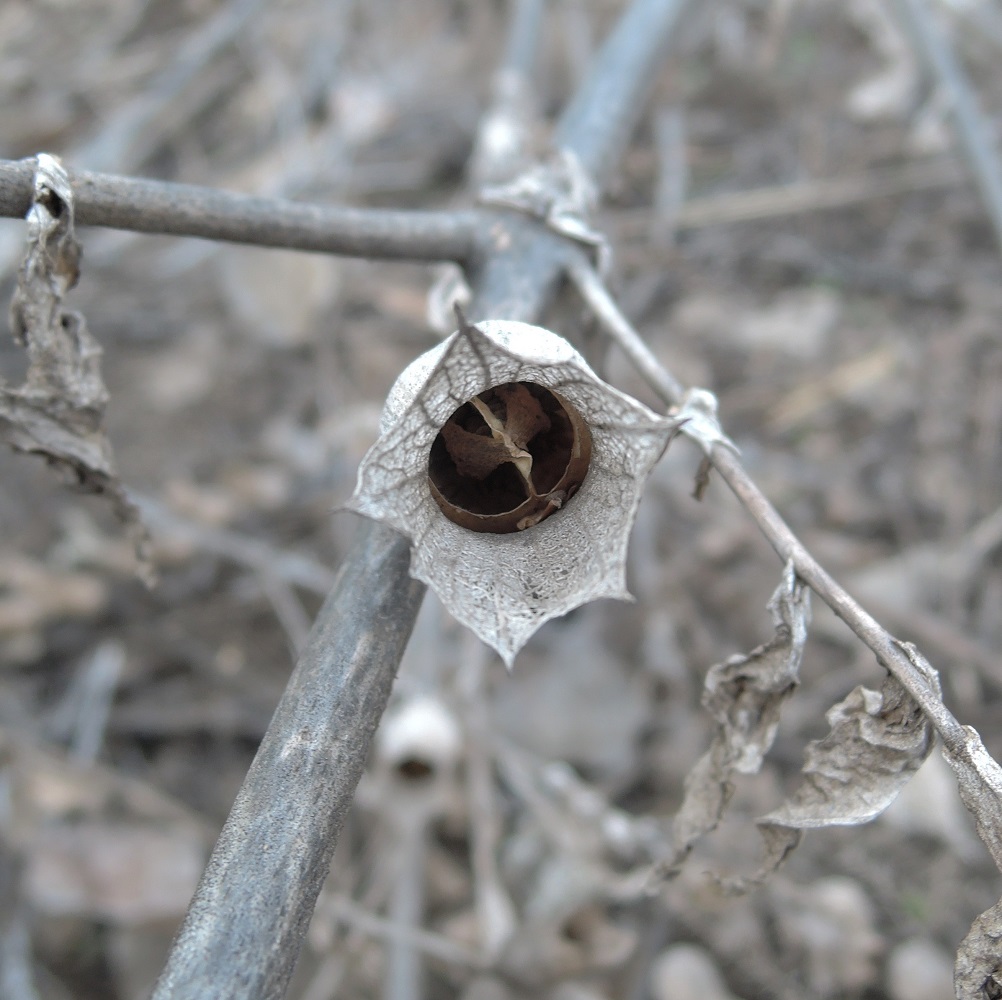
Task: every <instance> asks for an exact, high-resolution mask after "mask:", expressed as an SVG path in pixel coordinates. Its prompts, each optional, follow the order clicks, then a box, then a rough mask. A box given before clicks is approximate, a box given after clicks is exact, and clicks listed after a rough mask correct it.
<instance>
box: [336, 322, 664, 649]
mask: <svg viewBox="0 0 1002 1000" xmlns="http://www.w3.org/2000/svg"><path fill="white" fill-rule="evenodd" d="M677 426H678V425H677V421H675V420H672V419H670V418H667V417H663V416H660V415H658V414H657V413H654V412H653V411H652V410H649V409H648V408H647V407H646V406H644V405H643V404H642V403H639V402H638V401H637V400H635V399H633V398H631V397H630V396H627V395H626V394H625V393H622V392H620V391H619V390H618V389H615V388H613V387H612V386H611V385H608V384H607V383H606V382H603V381H602V380H601V379H600V378H599V377H598V376H597V375H595V373H594V372H593V371H592V370H591V368H589V367H588V364H587V363H586V362H585V360H584V358H582V357H581V355H580V354H578V352H577V351H575V350H574V348H572V347H571V345H570V344H569V343H567V341H566V340H564V339H563V338H562V337H559V336H557V335H556V334H554V333H551V332H550V331H549V330H545V329H543V328H541V327H537V326H530V325H529V324H527V323H519V322H515V321H512V320H487V321H484V322H481V323H478V324H476V325H470V324H463V326H462V328H461V329H460V330H458V331H457V332H456V333H454V334H452V336H450V337H449V338H447V339H446V340H445V341H444V342H443V343H441V344H440V345H438V346H437V347H435V348H433V349H432V350H430V351H428V352H427V353H425V354H423V355H421V356H420V357H419V358H417V359H416V360H415V361H414V362H412V363H411V364H410V365H409V366H408V367H407V368H406V369H405V370H404V372H403V373H402V374H401V376H400V377H399V378H398V379H397V381H396V383H395V384H394V386H393V388H392V390H391V391H390V395H389V398H388V399H387V401H386V407H385V409H384V411H383V416H382V420H381V424H380V434H379V438H378V440H377V441H376V443H375V444H374V445H373V446H372V448H370V449H369V451H368V453H367V454H366V455H365V457H364V458H363V460H362V464H361V466H360V467H359V471H358V483H357V485H356V487H355V492H354V494H353V495H352V498H351V500H350V501H349V503H348V507H349V509H351V510H355V511H357V512H358V513H360V514H365V515H366V516H368V517H372V518H375V519H377V520H380V521H384V522H385V523H387V524H389V525H390V526H391V527H393V528H395V529H396V530H397V531H400V532H402V533H403V534H404V535H406V536H407V537H408V538H410V540H411V542H412V551H411V574H412V576H414V577H415V578H417V579H419V580H422V581H424V582H425V583H426V584H428V586H429V587H431V588H432V590H434V591H435V593H436V594H437V595H438V597H439V598H440V599H441V601H442V603H443V604H444V605H445V607H446V608H448V610H449V611H450V612H451V613H452V615H453V616H454V617H455V618H456V619H457V620H458V621H460V622H462V623H463V624H464V625H466V626H468V627H469V628H470V629H472V630H473V631H474V632H475V633H476V634H477V635H478V636H479V637H480V638H481V639H483V640H484V642H486V643H488V644H489V645H491V646H493V647H494V648H495V649H496V650H497V651H498V652H499V653H500V654H501V656H502V657H503V658H504V660H505V662H506V663H507V664H508V665H509V666H511V664H512V661H513V660H514V657H515V654H516V653H517V652H518V650H519V649H521V648H522V646H524V645H525V643H526V642H527V641H528V639H529V637H530V636H531V635H532V634H533V632H535V631H536V629H537V628H539V626H540V625H542V624H543V622H545V621H548V620H549V619H550V618H553V617H555V616H557V615H562V614H566V613H567V612H568V611H570V610H571V609H572V608H575V607H577V606H578V605H580V604H583V603H585V602H586V601H590V600H593V599H594V598H597V597H614V598H620V599H629V594H628V592H627V590H626V545H627V540H628V537H629V533H630V529H631V528H632V526H633V520H634V517H635V515H636V511H637V506H638V504H639V502H640V494H641V490H642V488H643V484H644V480H645V479H646V478H647V475H648V474H649V472H650V471H651V469H652V468H653V466H654V464H655V463H656V462H657V460H658V459H659V458H660V456H661V455H662V454H663V452H664V450H665V448H666V447H667V445H668V442H669V441H670V440H671V437H672V435H673V434H674V433H675V431H676V430H677Z"/></svg>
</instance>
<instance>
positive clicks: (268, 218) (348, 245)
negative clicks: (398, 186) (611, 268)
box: [0, 159, 484, 262]
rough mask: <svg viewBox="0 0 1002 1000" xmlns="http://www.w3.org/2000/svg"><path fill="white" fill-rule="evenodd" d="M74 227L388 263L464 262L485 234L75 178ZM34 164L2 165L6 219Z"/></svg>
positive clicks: (448, 220)
mask: <svg viewBox="0 0 1002 1000" xmlns="http://www.w3.org/2000/svg"><path fill="white" fill-rule="evenodd" d="M69 176H70V184H71V186H72V188H73V198H74V213H75V219H76V222H77V223H78V224H79V225H84V226H110V227H112V228H115V229H129V230H132V231H134V232H138V233H159V234H163V235H170V236H194V237H198V238H199V239H205V240H222V241H224V242H228V243H250V244H253V245H254V246H261V247H285V248H287V249H291V250H309V251H317V252H321V253H331V254H343V255H348V256H353V257H372V258H380V259H386V260H424V261H441V260H454V261H460V262H462V261H465V260H466V259H468V258H469V257H470V256H471V255H472V253H473V249H474V245H475V244H476V242H477V240H478V234H479V233H480V232H481V231H482V228H483V224H484V222H483V216H482V214H481V213H478V212H475V211H452V212H419V211H402V210H399V211H388V210H384V209H369V208H342V207H336V206H332V205H310V204H305V203H303V202H297V201H289V200H287V199H284V198H259V197H256V196H254V195H247V194H237V193H235V192H231V191H217V190H214V189H213V188H205V187H196V186H194V185H192V184H173V183H168V182H167V181H153V180H143V179H139V178H134V177H116V176H114V175H111V174H94V173H89V172H87V171H83V170H73V171H69ZM34 177H35V161H34V159H28V160H0V216H9V217H11V218H23V217H24V216H25V214H26V213H27V211H28V209H29V208H30V207H31V196H32V186H33V184H34Z"/></svg>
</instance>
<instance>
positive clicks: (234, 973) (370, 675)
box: [154, 524, 424, 1000]
mask: <svg viewBox="0 0 1002 1000" xmlns="http://www.w3.org/2000/svg"><path fill="white" fill-rule="evenodd" d="M409 560H410V552H409V549H408V546H407V543H406V542H405V541H404V539H403V538H402V537H401V536H400V535H397V534H396V533H395V532H393V531H390V530H389V529H387V528H385V527H383V526H381V525H377V524H366V525H365V526H364V527H363V533H362V538H361V540H360V541H359V543H358V544H357V545H356V548H355V549H354V551H353V552H352V554H351V555H350V556H349V558H348V559H347V560H346V561H345V563H344V564H343V565H342V567H341V569H340V571H339V573H338V579H337V583H336V584H335V586H334V589H333V591H332V592H331V595H330V597H329V598H328V599H327V602H326V603H325V604H324V607H323V608H322V609H321V611H320V614H319V615H318V617H317V622H316V625H315V626H314V628H313V631H312V633H311V634H310V637H309V640H308V642H307V646H306V649H305V650H304V651H303V655H302V657H301V658H300V660H299V663H298V665H297V667H296V670H295V672H294V673H293V676H292V678H291V680H290V682H289V686H288V688H287V689H286V691H285V694H284V695H283V696H282V700H281V701H280V702H279V705H278V708H277V709H276V711H275V717H274V718H273V719H272V722H271V725H270V726H269V727H268V732H267V734H266V735H265V738H264V740H263V741H262V743H261V746H260V748H259V750H258V752H257V756H256V757H255V758H254V762H253V763H252V764H251V768H250V770H249V771H248V774H247V777H246V779H245V781H244V784H243V786H242V787H241V789H240V792H239V793H238V795H237V800H236V802H235V803H234V805H233V809H232V811H231V812H230V816H229V819H227V821H226V825H225V826H224V827H223V831H222V833H221V834H220V836H219V840H218V842H217V844H216V847H215V850H214V851H213V853H212V857H211V859H210V860H209V864H208V866H207V868H206V870H205V873H204V874H203V876H202V880H201V882H200V883H199V887H198V889H197V891H196V893H195V898H194V900H193V902H192V905H191V908H190V909H189V911H188V915H187V917H186V918H185V921H184V924H183V925H182V927H181V930H180V931H179V933H178V937H177V939H176V941H175V942H174V946H173V949H172V951H171V955H170V957H169V959H168V962H167V966H166V968H165V969H164V971H163V974H162V975H161V977H160V979H159V981H158V983H157V986H156V990H155V992H154V997H156V998H158V1000H167V998H170V1000H189V998H190V1000H196V998H201V997H207V996H221V995H240V996H243V997H280V996H282V995H284V992H285V986H286V984H287V982H288V979H289V976H290V975H291V972H292V968H293V966H294V965H295V962H296V958H297V956H298V954H299V947H300V943H301V941H302V938H303V934H304V933H305V931H306V925H307V923H308V921H309V918H310V915H311V913H312V912H313V907H314V904H315V902H316V897H317V893H318V892H319V891H320V886H321V885H322V884H323V881H324V879H325V878H326V876H327V872H328V868H329V866H330V860H331V856H332V854H333V852H334V847H335V845H336V843H337V836H338V833H339V831H340V828H341V826H342V824H343V823H344V819H345V816H346V815H347V812H348V810H349V808H350V807H351V801H352V798H353V796H354V793H355V787H356V785H357V784H358V779H359V777H360V776H361V773H362V765H363V764H364V762H365V757H366V755H367V752H368V749H369V742H370V740H371V738H372V733H373V731H374V730H375V728H376V724H377V723H378V721H379V718H380V716H381V715H382V711H383V708H384V706H385V704H386V699H387V698H388V697H389V692H390V687H391V685H392V683H393V678H394V676H395V674H396V670H397V665H398V663H399V662H400V657H401V655H402V654H403V650H404V646H405V645H406V643H407V639H408V637H409V636H410V631H411V628H412V627H413V625H414V619H415V617H416V616H417V611H418V607H419V606H420V603H421V598H422V596H423V594H424V586H423V585H422V584H420V583H418V582H417V581H415V580H412V579H411V578H410V576H409V574H408V572H407V567H408V563H409ZM237 984H239V989H238V987H237Z"/></svg>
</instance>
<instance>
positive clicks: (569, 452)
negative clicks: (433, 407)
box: [428, 382, 591, 534]
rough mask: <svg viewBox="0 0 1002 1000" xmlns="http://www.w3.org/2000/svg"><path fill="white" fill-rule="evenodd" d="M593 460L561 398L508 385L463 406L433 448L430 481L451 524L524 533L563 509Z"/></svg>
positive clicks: (587, 435) (579, 423)
mask: <svg viewBox="0 0 1002 1000" xmlns="http://www.w3.org/2000/svg"><path fill="white" fill-rule="evenodd" d="M590 461H591V432H590V431H589V430H588V425H587V424H586V423H585V421H584V419H583V418H582V416H581V414H580V413H578V411H577V409H576V408H575V407H574V406H573V405H572V404H571V403H569V402H568V401H567V400H566V399H564V398H563V396H561V395H560V394H559V393H558V392H555V391H554V390H553V389H549V388H547V387H546V386H542V385H538V384H536V383H535V382H505V383H503V384H502V385H497V386H494V387H492V388H490V389H488V390H486V391H485V392H482V393H480V394H479V395H478V396H474V397H473V399H471V400H469V401H467V402H466V403H463V405H462V406H460V407H459V408H458V409H457V410H456V411H455V412H454V413H453V414H452V416H451V417H449V419H448V420H447V421H446V422H445V424H444V425H443V427H442V429H441V430H440V431H439V433H438V436H437V437H436V438H435V441H434V443H433V444H432V447H431V452H430V455H429V459H428V482H429V485H430V486H431V494H432V496H433V497H434V498H435V502H436V503H437V504H438V505H439V507H440V508H441V509H442V513H444V514H445V516H446V517H447V518H449V520H450V521H454V522H455V523H456V524H459V525H462V526H463V527H464V528H469V529H470V530H471V531H487V532H493V533H494V534H507V533H508V532H512V531H524V530H525V529H526V528H531V527H532V526H533V525H536V524H539V522H540V521H542V520H544V519H545V518H547V517H549V516H550V515H551V514H553V513H554V512H555V511H558V510H560V509H561V508H562V507H563V506H564V504H565V503H567V501H568V500H570V498H571V497H572V496H574V494H575V493H576V492H577V491H578V488H579V487H580V486H581V484H582V483H583V482H584V478H585V474H586V473H587V472H588V464H589V462H590Z"/></svg>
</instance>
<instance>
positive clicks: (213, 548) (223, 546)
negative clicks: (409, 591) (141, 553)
mask: <svg viewBox="0 0 1002 1000" xmlns="http://www.w3.org/2000/svg"><path fill="white" fill-rule="evenodd" d="M132 499H133V500H134V501H135V503H136V506H137V507H138V508H139V511H140V513H141V514H142V516H143V521H144V522H145V523H146V524H148V525H149V526H150V528H151V530H152V531H153V533H154V534H158V533H163V534H166V535H173V536H175V537H180V538H183V539H185V540H186V541H190V542H191V543H193V544H194V545H195V546H196V547H197V548H198V549H199V550H200V551H202V552H210V553H212V554H213V555H218V556H222V557H223V558H224V559H230V560H232V561H233V562H235V563H237V564H238V565H240V566H246V567H247V568H248V569H251V570H254V571H255V572H256V573H261V574H268V575H270V576H272V577H275V578H278V579H280V580H282V581H284V582H285V583H288V584H294V585H295V586H297V587H302V588H303V589H304V590H309V591H312V592H313V593H315V594H320V595H322V596H323V595H326V594H328V593H330V589H331V587H332V586H333V585H334V580H335V579H336V574H335V572H334V570H332V569H328V568H327V567H326V566H324V565H323V563H321V562H319V561H318V560H316V559H312V558H310V557H309V556H304V555H300V554H298V553H296V552H287V551H285V550H283V549H278V548H276V547H275V546H274V545H269V544H268V543H267V542H262V541H261V540H260V539H258V538H249V537H248V536H246V535H242V534H240V533H239V532H236V531H230V530H227V529H226V528H214V527H211V526H210V525H207V524H200V523H198V522H197V521H193V520H192V519H190V518H187V517H183V516H182V515H181V514H177V513H175V512H174V511H172V510H171V509H170V508H169V507H168V506H167V505H166V504H164V503H161V502H160V501H159V500H154V499H153V498H152V497H146V496H137V495H133V498H132Z"/></svg>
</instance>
